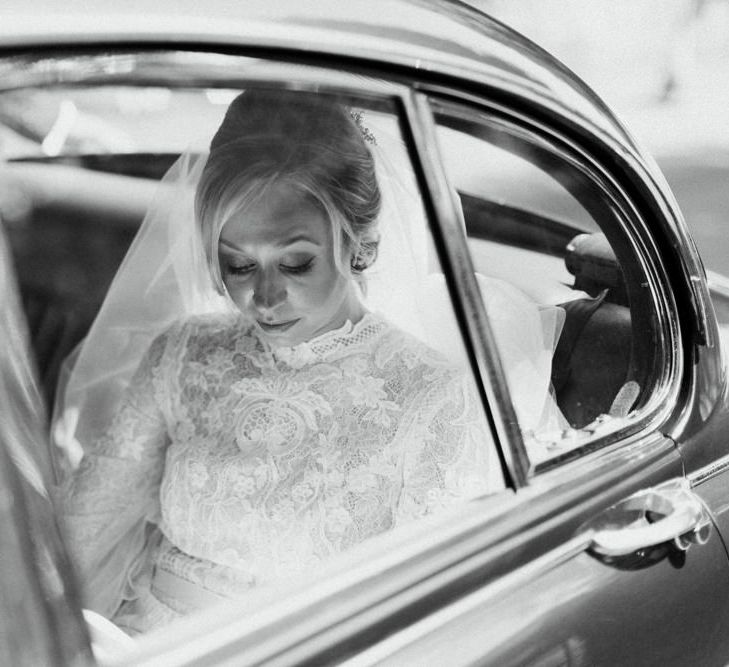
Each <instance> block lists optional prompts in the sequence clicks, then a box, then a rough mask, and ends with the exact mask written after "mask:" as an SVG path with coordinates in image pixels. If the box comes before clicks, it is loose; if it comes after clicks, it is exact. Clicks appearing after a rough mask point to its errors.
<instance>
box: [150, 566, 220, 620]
mask: <svg viewBox="0 0 729 667" xmlns="http://www.w3.org/2000/svg"><path fill="white" fill-rule="evenodd" d="M151 590H152V595H154V596H155V597H156V598H157V599H158V600H159V601H160V602H163V603H164V604H166V605H167V606H168V607H170V608H171V609H174V610H175V611H177V612H179V613H181V614H185V613H189V612H191V611H195V610H196V609H204V608H205V607H209V606H211V605H214V604H215V603H217V602H221V601H223V600H229V599H230V598H227V597H225V596H222V595H219V594H217V593H215V592H213V591H211V590H209V589H207V588H204V587H203V586H202V585H200V584H196V583H194V582H192V581H189V580H187V579H185V578H183V577H181V576H179V575H177V574H175V573H174V572H170V571H169V570H164V569H162V568H160V567H156V568H155V571H154V574H153V575H152V586H151Z"/></svg>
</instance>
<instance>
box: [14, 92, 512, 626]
mask: <svg viewBox="0 0 729 667" xmlns="http://www.w3.org/2000/svg"><path fill="white" fill-rule="evenodd" d="M20 102H23V104H21V103H20ZM23 105H25V106H23ZM44 105H47V107H46V106H44ZM0 108H1V109H2V110H3V111H2V113H0V124H2V125H3V127H4V130H5V135H4V136H5V137H10V136H13V137H14V138H13V141H14V142H15V140H16V139H18V137H20V136H22V137H24V139H25V141H26V143H25V144H24V148H22V147H20V142H19V140H18V141H17V142H15V143H14V148H13V149H12V150H11V149H10V144H11V142H10V140H9V139H8V140H7V141H6V143H5V151H6V152H5V157H6V162H5V164H4V165H3V170H2V178H3V183H7V185H8V187H4V188H3V192H4V193H5V195H4V198H3V199H2V200H0V203H1V204H2V208H1V209H0V210H2V217H3V221H4V224H5V226H6V228H7V232H8V236H9V239H10V242H11V245H12V249H13V253H14V255H15V261H16V264H17V266H18V267H19V268H18V273H19V283H20V290H21V293H22V298H23V304H24V307H25V312H26V315H27V318H28V321H29V324H30V331H31V337H32V342H33V346H34V352H35V356H36V362H37V366H38V369H39V372H40V376H41V379H42V382H43V386H44V391H45V395H46V399H47V403H48V412H49V414H50V415H52V418H51V423H50V431H51V435H52V440H53V447H54V450H53V451H54V456H55V458H56V460H57V461H58V468H59V469H60V471H61V474H62V476H63V477H65V480H66V481H65V487H64V491H63V493H62V494H61V498H62V503H61V508H60V509H61V512H62V524H63V525H64V527H65V531H66V535H67V538H68V545H69V548H70V551H71V552H72V554H73V556H74V557H75V560H76V564H77V566H78V570H79V573H80V578H81V584H82V587H83V588H84V591H85V598H84V599H85V601H86V604H87V606H89V607H90V608H91V609H93V610H95V611H97V612H100V613H101V614H102V615H103V616H105V617H106V618H107V619H111V620H112V621H113V622H114V623H116V624H117V625H118V626H119V627H122V628H123V629H124V630H127V631H130V632H132V633H135V632H146V631H147V630H150V629H152V628H157V627H159V626H163V625H165V624H166V623H167V622H169V621H171V620H173V619H174V618H177V617H179V616H181V615H184V614H185V613H187V612H188V611H193V610H196V609H198V608H203V607H205V606H207V605H208V604H210V603H211V602H214V601H216V600H223V599H226V598H228V597H231V596H232V597H238V596H241V595H246V594H248V593H249V592H250V590H251V588H259V587H265V586H268V585H272V584H274V583H275V582H277V581H280V580H282V579H291V578H294V579H296V578H297V577H308V576H309V575H310V573H311V569H312V568H313V567H315V566H317V565H318V564H320V563H324V562H326V561H327V560H328V559H329V558H330V557H333V556H335V555H337V554H339V553H343V552H345V551H347V550H349V549H351V548H353V547H355V546H357V545H358V544H360V543H362V542H364V541H366V540H368V539H369V538H370V537H374V536H376V535H381V534H383V533H387V532H388V531H390V530H392V529H395V528H399V527H401V526H406V525H409V524H410V523H411V522H413V521H415V520H417V519H420V518H421V517H425V516H428V515H431V514H435V513H439V512H441V511H444V510H446V509H447V508H449V507H453V506H455V505H458V504H459V503H463V502H465V501H468V500H470V499H472V498H475V497H480V496H483V495H488V494H492V493H496V492H498V491H501V490H503V489H504V488H505V483H504V479H503V475H502V470H501V465H500V463H499V457H498V454H497V450H496V447H495V445H494V442H493V438H492V435H491V432H490V429H489V426H488V422H487V419H486V415H485V412H484V406H483V404H482V401H481V398H480V394H479V391H478V389H477V385H476V382H475V380H474V377H473V374H472V371H471V369H470V367H469V364H468V362H467V355H466V352H465V349H464V345H463V342H462V340H461V335H460V331H459V328H458V325H457V322H456V318H455V316H454V312H453V309H452V305H451V301H450V296H449V294H448V290H447V289H446V283H445V278H444V275H443V272H442V270H441V267H440V265H439V261H438V257H437V254H436V252H435V246H434V243H433V239H432V237H431V234H430V231H429V226H428V220H427V218H426V215H425V212H424V207H423V203H422V199H421V193H420V191H419V188H418V185H417V182H416V179H415V176H414V172H413V169H412V165H411V163H410V159H409V156H408V151H407V147H406V146H405V143H404V141H403V138H402V136H401V132H400V119H399V117H398V115H397V112H396V105H395V104H393V103H391V101H390V100H389V99H384V98H383V99H378V98H375V97H368V98H360V97H357V96H356V95H353V94H351V93H348V94H346V95H344V94H342V95H333V94H329V95H324V94H315V93H310V92H303V91H299V92H293V91H290V90H283V89H279V88H276V87H275V86H272V85H271V84H270V83H269V85H268V87H266V88H262V87H256V86H254V85H251V86H250V87H245V88H242V89H239V90H234V91H231V90H227V89H226V90H220V91H209V90H201V91H195V90H189V89H186V90H173V89H164V88H160V87H159V86H157V87H155V88H153V89H144V88H133V87H129V86H127V87H123V86H122V87H120V86H113V87H104V86H98V87H88V86H87V87H84V88H83V89H74V88H68V87H64V88H60V87H59V88H48V89H42V90H41V89H34V90H28V91H14V92H13V93H12V94H10V93H8V94H7V96H5V97H2V96H0ZM27 108H32V109H33V113H34V116H33V118H35V117H37V118H38V119H42V118H46V117H47V118H48V119H51V121H50V122H49V123H45V124H43V123H41V122H40V120H38V123H37V125H38V128H37V129H36V130H34V131H33V132H31V131H30V130H29V129H28V127H29V124H30V120H32V118H31V117H30V116H24V115H23V114H22V113H20V112H19V111H17V109H27ZM64 109H66V111H64ZM74 109H75V111H74ZM201 110H202V111H201ZM63 114H66V116H67V119H66V120H65V121H64V120H63ZM74 114H81V116H82V118H83V119H85V120H84V122H83V123H78V124H76V123H75V122H71V121H72V120H73V118H77V116H74ZM224 117H225V119H226V120H225V121H224V122H223V118H224ZM22 118H25V120H24V121H21V119H22ZM69 119H70V120H69ZM92 121H93V122H92ZM23 123H25V124H23ZM221 123H223V125H222V126H221ZM41 126H42V127H41ZM59 128H60V129H59ZM218 128H221V129H218ZM81 129H83V130H84V132H85V133H86V134H78V132H79V131H80V130H81ZM62 130H63V131H62ZM92 131H93V132H97V131H98V134H97V135H94V138H93V141H92V140H89V141H88V142H87V141H86V139H87V138H88V137H87V134H88V133H90V132H92ZM49 137H50V139H49ZM121 137H124V141H121V139H120V138H121ZM116 139H120V140H119V141H118V142H117V141H116ZM211 140H212V143H211ZM170 167H171V168H170ZM168 169H169V171H168ZM9 193H13V195H12V197H11V196H9ZM127 250H128V252H127ZM125 253H127V254H126V256H125ZM122 258H124V259H123V262H122Z"/></svg>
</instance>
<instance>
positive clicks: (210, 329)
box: [153, 313, 251, 351]
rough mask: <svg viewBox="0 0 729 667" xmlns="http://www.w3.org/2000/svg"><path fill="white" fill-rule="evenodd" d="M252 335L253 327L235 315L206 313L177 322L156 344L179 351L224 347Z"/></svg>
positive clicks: (161, 335) (170, 326) (167, 329)
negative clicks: (227, 343) (213, 346)
mask: <svg viewBox="0 0 729 667" xmlns="http://www.w3.org/2000/svg"><path fill="white" fill-rule="evenodd" d="M250 335H251V327H250V326H248V325H246V323H245V322H244V321H243V320H242V319H241V318H240V316H237V315H236V314H234V313H205V314H202V315H192V316H188V317H185V318H184V319H180V320H176V321H175V322H173V323H172V324H170V325H169V326H168V327H167V328H166V329H165V330H164V331H163V332H162V333H161V334H160V335H159V336H158V337H157V339H156V340H155V343H154V344H157V345H161V346H163V347H165V348H172V349H174V350H178V351H179V350H180V349H183V348H189V347H201V346H203V347H208V346H210V345H215V346H224V345H225V342H226V341H231V340H233V339H240V338H241V337H243V338H244V337H246V336H250ZM154 344H153V345H154Z"/></svg>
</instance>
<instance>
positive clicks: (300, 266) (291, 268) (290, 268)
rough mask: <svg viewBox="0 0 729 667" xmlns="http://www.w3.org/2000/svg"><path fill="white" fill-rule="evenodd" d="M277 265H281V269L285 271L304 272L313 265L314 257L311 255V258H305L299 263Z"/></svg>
mask: <svg viewBox="0 0 729 667" xmlns="http://www.w3.org/2000/svg"><path fill="white" fill-rule="evenodd" d="M279 266H280V267H281V270H282V271H285V272H286V273H294V274H296V273H306V272H307V271H309V270H311V268H312V267H313V266H314V258H313V257H312V258H311V259H307V260H306V261H305V262H302V263H301V264H293V265H292V264H279Z"/></svg>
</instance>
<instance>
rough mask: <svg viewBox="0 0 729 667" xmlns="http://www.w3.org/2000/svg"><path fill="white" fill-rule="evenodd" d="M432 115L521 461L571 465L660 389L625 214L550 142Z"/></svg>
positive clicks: (641, 270)
mask: <svg viewBox="0 0 729 667" xmlns="http://www.w3.org/2000/svg"><path fill="white" fill-rule="evenodd" d="M433 105H434V111H435V116H436V121H437V137H438V142H439V150H440V154H441V159H442V161H443V164H444V166H445V169H446V174H447V177H448V179H449V184H450V187H451V188H452V189H453V190H454V191H455V192H456V193H457V197H458V200H459V202H460V206H461V209H462V213H463V219H464V223H465V228H466V232H467V238H468V245H469V249H470V252H471V257H472V261H473V266H474V269H475V271H476V274H477V278H478V283H479V287H480V289H481V293H482V297H483V299H484V304H485V307H486V313H487V315H488V317H489V321H490V324H491V328H492V330H493V333H494V335H495V338H496V343H497V347H498V351H499V355H500V359H501V362H502V366H503V368H504V371H505V374H506V378H507V383H508V385H509V390H510V394H511V398H512V403H513V405H514V408H515V410H516V414H517V418H518V420H519V424H520V427H521V431H522V434H523V436H524V443H525V446H526V449H527V453H528V454H529V457H530V460H531V461H532V463H533V464H537V465H538V464H540V463H544V462H546V461H553V460H555V459H557V460H558V459H560V458H564V457H565V456H568V457H571V456H574V455H575V454H576V453H577V452H578V451H579V450H580V448H581V446H582V445H584V444H585V443H586V442H592V441H594V439H595V434H596V433H604V432H606V431H608V432H610V431H613V430H616V429H619V428H621V427H622V426H624V425H625V424H626V423H627V422H626V419H627V420H630V419H634V418H635V416H636V414H639V410H640V408H641V406H643V405H644V404H645V403H646V401H647V398H648V397H649V396H650V395H651V394H650V389H651V387H652V386H654V385H655V384H656V382H657V378H658V368H659V360H660V358H661V354H660V348H659V341H660V339H661V338H660V336H658V335H657V333H656V332H657V328H658V324H657V322H658V318H657V315H656V306H655V297H654V295H653V292H652V290H651V287H650V286H651V281H650V279H649V277H648V271H647V269H646V267H645V264H644V262H643V261H642V260H641V256H640V254H639V253H638V251H637V250H636V247H635V242H634V241H633V240H631V235H630V232H629V221H630V215H632V214H631V213H630V212H629V211H627V210H626V209H623V208H621V204H620V193H619V192H618V191H617V190H616V189H615V188H614V187H613V186H612V185H610V184H609V183H607V182H606V181H604V180H603V179H602V178H601V177H600V176H599V175H597V174H594V173H591V171H590V168H589V167H588V166H587V165H585V164H582V163H581V162H580V159H579V156H577V155H576V154H574V153H572V152H571V149H570V148H569V147H567V146H561V145H560V144H559V143H558V140H557V139H555V138H551V137H547V136H541V135H539V134H537V133H536V132H532V131H528V130H526V129H524V128H521V127H518V126H516V125H515V124H512V123H510V122H507V121H505V120H502V119H499V118H496V117H493V116H490V115H487V114H484V113H480V112H477V111H474V110H471V109H466V108H464V107H461V106H456V105H452V104H445V103H442V102H437V103H433ZM535 306H536V313H537V314H536V315H535V314H534V313H535Z"/></svg>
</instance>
